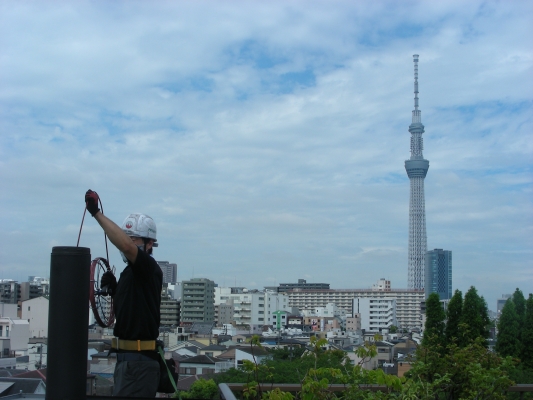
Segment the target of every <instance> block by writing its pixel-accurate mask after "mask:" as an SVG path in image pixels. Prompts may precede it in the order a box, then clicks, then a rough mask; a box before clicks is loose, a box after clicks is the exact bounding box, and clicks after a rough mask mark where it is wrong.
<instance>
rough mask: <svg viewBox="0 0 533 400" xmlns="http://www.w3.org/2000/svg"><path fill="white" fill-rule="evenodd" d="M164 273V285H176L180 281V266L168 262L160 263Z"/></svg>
mask: <svg viewBox="0 0 533 400" xmlns="http://www.w3.org/2000/svg"><path fill="white" fill-rule="evenodd" d="M157 263H158V264H159V267H160V268H161V271H162V272H163V283H170V284H175V283H176V282H177V281H178V264H171V263H169V262H168V261H158V262H157Z"/></svg>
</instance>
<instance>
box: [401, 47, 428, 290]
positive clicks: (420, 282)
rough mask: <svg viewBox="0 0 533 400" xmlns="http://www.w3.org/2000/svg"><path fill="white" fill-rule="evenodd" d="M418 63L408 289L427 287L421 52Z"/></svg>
mask: <svg viewBox="0 0 533 400" xmlns="http://www.w3.org/2000/svg"><path fill="white" fill-rule="evenodd" d="M413 61H414V64H415V91H414V93H415V109H414V110H413V117H412V122H411V125H409V132H410V133H411V158H410V159H409V160H406V161H405V170H406V172H407V176H408V177H409V181H410V189H411V191H410V197H409V251H408V277H407V287H408V288H409V289H419V290H421V289H424V269H425V258H426V252H427V235H426V205H425V198H424V179H425V178H426V174H427V172H428V169H429V161H428V160H426V159H424V156H423V154H422V150H423V148H424V142H423V139H422V134H423V133H424V125H422V112H421V111H420V110H419V109H418V54H415V55H414V56H413Z"/></svg>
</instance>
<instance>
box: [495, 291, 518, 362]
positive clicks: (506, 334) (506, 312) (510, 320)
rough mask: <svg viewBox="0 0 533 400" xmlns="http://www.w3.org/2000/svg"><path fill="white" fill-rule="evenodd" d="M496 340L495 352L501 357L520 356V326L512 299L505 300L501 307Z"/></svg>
mask: <svg viewBox="0 0 533 400" xmlns="http://www.w3.org/2000/svg"><path fill="white" fill-rule="evenodd" d="M496 339H497V341H496V351H497V352H498V353H499V354H500V355H501V356H504V357H505V356H511V357H518V356H519V355H520V347H521V343H520V326H519V324H518V314H517V312H516V308H515V304H514V301H513V299H509V300H507V301H506V302H505V305H504V306H503V309H502V313H501V315H500V321H499V322H498V335H497V337H496Z"/></svg>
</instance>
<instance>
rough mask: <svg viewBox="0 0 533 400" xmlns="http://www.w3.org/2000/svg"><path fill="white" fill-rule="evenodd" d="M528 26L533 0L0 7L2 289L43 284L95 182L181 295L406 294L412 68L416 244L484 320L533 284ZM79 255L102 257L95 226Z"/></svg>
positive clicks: (74, 233)
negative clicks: (304, 290)
mask: <svg viewBox="0 0 533 400" xmlns="http://www.w3.org/2000/svg"><path fill="white" fill-rule="evenodd" d="M532 17H533V4H531V2H527V1H509V2H497V1H480V0H473V1H469V2H464V1H453V0H452V1H449V2H444V3H428V2H422V1H414V2H410V3H406V4H404V3H402V4H399V3H397V2H391V1H376V2H372V3H365V2H349V1H339V2H335V3H330V2H323V3H322V2H311V3H309V2H301V1H295V2H290V3H287V2H281V1H273V2H268V3H262V2H261V3H259V2H257V3H254V2H246V3H245V2H242V3H241V2H236V3H220V2H202V3H196V2H194V3H187V2H157V3H153V2H142V1H140V2H127V3H126V2H120V1H119V2H112V3H110V2H104V1H98V0H97V1H92V2H83V1H81V2H76V3H57V4H54V6H50V5H49V4H48V3H43V2H24V3H21V2H16V1H10V0H8V1H4V2H2V3H1V4H0V22H1V23H0V46H1V48H2V52H1V54H2V56H1V57H0V71H1V72H0V79H1V83H2V84H1V85H0V111H1V112H2V118H1V119H0V179H1V182H2V192H1V195H0V207H1V208H2V210H3V213H2V224H0V241H1V243H2V246H0V278H12V279H16V280H20V281H21V280H23V279H25V278H26V277H27V276H28V275H37V276H47V275H48V274H49V272H48V271H49V266H50V253H51V249H52V247H53V246H75V245H76V241H77V237H78V233H79V229H80V223H81V218H82V214H83V195H84V193H85V191H86V190H87V189H89V188H90V189H93V190H95V191H97V192H98V193H99V194H100V196H101V198H102V202H103V206H104V211H105V214H106V215H107V216H109V217H110V218H111V219H112V220H114V221H115V222H117V223H118V224H121V223H122V221H123V220H124V218H125V217H126V215H127V214H129V213H131V212H143V213H146V214H148V215H150V216H151V217H153V218H154V220H155V222H156V224H157V227H158V243H159V244H160V246H159V247H158V248H157V249H155V250H154V254H155V258H156V259H157V260H168V261H169V262H171V263H176V264H177V267H178V280H180V281H181V280H184V279H190V278H192V277H205V278H208V279H211V280H213V281H215V282H217V283H219V284H220V285H235V286H246V287H249V288H257V287H262V286H272V285H274V284H277V283H279V282H296V281H297V279H299V278H303V279H306V280H307V281H308V282H329V283H330V284H331V287H332V288H339V289H343V288H365V287H370V286H371V285H372V284H373V283H375V282H376V280H377V279H379V278H386V279H388V280H390V281H391V282H392V287H393V288H407V287H408V282H407V273H406V260H407V259H408V224H409V220H408V210H409V184H408V182H409V178H408V177H407V175H406V173H405V171H404V169H403V167H402V164H403V163H404V161H405V160H406V158H407V152H408V151H409V144H408V140H407V135H408V127H409V126H408V125H409V121H408V114H409V113H410V112H411V111H412V104H413V97H412V87H413V69H412V55H413V54H419V55H420V57H421V62H420V64H419V69H420V76H419V83H420V87H421V92H422V97H421V99H422V107H421V108H422V109H423V110H424V124H425V125H426V126H427V132H425V133H424V137H425V149H424V151H425V153H426V155H427V156H428V158H430V159H431V174H430V179H428V180H426V182H425V187H424V189H425V208H426V210H425V211H426V225H427V232H428V238H427V247H428V248H443V249H451V250H453V256H454V276H453V289H454V290H455V289H460V290H462V291H463V293H464V292H466V290H468V288H469V286H471V285H473V286H475V287H476V288H477V289H478V292H479V293H480V294H482V295H483V296H485V298H486V300H487V302H488V304H489V307H491V308H493V307H494V306H493V304H495V302H496V299H497V298H499V297H500V296H501V295H502V293H513V292H514V290H515V288H516V287H520V288H521V289H522V290H523V291H524V292H528V293H529V292H532V291H533V268H532V263H531V255H532V253H533V242H532V241H531V238H532V237H533V223H532V221H533V204H532V203H533V196H531V188H532V187H533V182H532V181H533V179H532V176H533V174H532V170H533V162H532V157H531V154H533V143H532V141H531V132H532V131H533V122H532V120H531V117H530V116H531V114H532V111H533V110H532V109H533V104H532V102H531V92H532V91H533V78H532V74H531V70H532V69H533V56H532V51H531V46H530V43H529V39H527V38H528V37H531V34H533V27H532V26H531V23H530V21H531V19H532ZM527 32H530V33H529V34H528V33H527ZM80 245H81V246H85V247H90V248H91V253H92V256H93V257H96V256H105V245H104V241H103V235H102V231H101V229H100V228H99V226H97V224H96V223H95V221H94V220H93V219H92V218H91V217H90V216H86V218H85V223H84V226H83V231H82V234H81V240H80ZM109 256H110V261H111V264H113V265H115V266H116V267H117V269H118V272H120V270H121V269H122V268H123V263H122V261H121V257H120V255H119V253H118V251H116V249H115V248H114V247H113V246H110V248H109Z"/></svg>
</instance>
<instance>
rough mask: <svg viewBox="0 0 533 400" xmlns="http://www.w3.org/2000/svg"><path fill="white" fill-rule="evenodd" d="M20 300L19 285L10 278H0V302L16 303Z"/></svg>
mask: <svg viewBox="0 0 533 400" xmlns="http://www.w3.org/2000/svg"><path fill="white" fill-rule="evenodd" d="M19 301H20V285H19V283H18V282H16V281H14V280H12V279H2V280H0V302H2V303H8V304H18V302H19Z"/></svg>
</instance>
